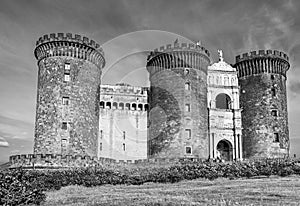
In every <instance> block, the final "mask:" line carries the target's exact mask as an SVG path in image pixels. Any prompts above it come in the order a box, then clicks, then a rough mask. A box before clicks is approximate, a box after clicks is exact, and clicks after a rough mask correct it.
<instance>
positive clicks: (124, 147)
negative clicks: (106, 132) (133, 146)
mask: <svg viewBox="0 0 300 206" xmlns="http://www.w3.org/2000/svg"><path fill="white" fill-rule="evenodd" d="M123 150H124V151H125V150H126V146H125V143H123Z"/></svg>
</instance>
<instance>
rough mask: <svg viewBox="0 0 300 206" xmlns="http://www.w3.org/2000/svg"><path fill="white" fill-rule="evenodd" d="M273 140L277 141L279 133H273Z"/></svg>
mask: <svg viewBox="0 0 300 206" xmlns="http://www.w3.org/2000/svg"><path fill="white" fill-rule="evenodd" d="M274 142H279V133H278V132H276V133H274Z"/></svg>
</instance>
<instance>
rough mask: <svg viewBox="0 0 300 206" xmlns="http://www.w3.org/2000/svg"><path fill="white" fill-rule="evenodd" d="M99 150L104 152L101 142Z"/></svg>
mask: <svg viewBox="0 0 300 206" xmlns="http://www.w3.org/2000/svg"><path fill="white" fill-rule="evenodd" d="M99 150H100V151H102V142H100V145H99Z"/></svg>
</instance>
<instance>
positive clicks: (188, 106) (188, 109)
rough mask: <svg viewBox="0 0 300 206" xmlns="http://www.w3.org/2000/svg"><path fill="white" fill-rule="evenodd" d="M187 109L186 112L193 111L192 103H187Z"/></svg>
mask: <svg viewBox="0 0 300 206" xmlns="http://www.w3.org/2000/svg"><path fill="white" fill-rule="evenodd" d="M185 111H186V112H190V111H191V105H190V104H186V105H185Z"/></svg>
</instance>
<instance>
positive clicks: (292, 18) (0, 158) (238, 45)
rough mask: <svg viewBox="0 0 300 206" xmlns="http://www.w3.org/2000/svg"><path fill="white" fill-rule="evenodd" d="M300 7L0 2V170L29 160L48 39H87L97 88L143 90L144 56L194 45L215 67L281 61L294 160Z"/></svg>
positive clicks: (220, 0) (293, 3)
mask: <svg viewBox="0 0 300 206" xmlns="http://www.w3.org/2000/svg"><path fill="white" fill-rule="evenodd" d="M299 12H300V1H298V0H284V1H283V0H269V1H267V0H265V1H263V0H251V1H249V0H226V1H225V0H124V1H123V0H118V1H117V0H97V1H96V0H0V162H7V161H8V157H9V156H10V155H14V154H26V153H32V152H33V140H34V134H33V133H34V123H35V108H36V92H37V71H38V70H37V64H36V60H35V58H34V55H33V51H34V48H35V42H36V40H38V38H39V37H40V36H43V35H44V34H50V33H59V32H62V33H67V32H70V33H73V34H81V35H83V36H87V37H89V38H91V39H93V40H95V41H96V42H97V43H99V44H101V45H102V47H103V49H104V52H105V59H106V66H105V68H104V69H103V75H102V83H104V84H115V83H118V82H125V83H129V84H131V85H136V86H148V85H149V81H148V74H147V72H146V69H145V64H146V57H147V53H148V52H149V51H151V50H153V49H154V48H157V47H160V46H161V45H166V44H169V43H173V42H174V41H175V39H176V38H178V39H179V41H180V42H196V41H199V40H200V41H201V43H202V45H203V46H204V47H205V48H207V49H208V50H209V51H210V53H211V54H212V60H213V61H217V59H218V57H217V50H218V49H222V50H223V54H224V58H225V61H227V62H228V63H230V64H234V63H235V56H236V55H239V54H242V53H245V52H249V51H251V50H259V49H276V50H281V51H283V52H285V53H287V54H288V55H289V57H290V64H291V68H290V70H289V71H288V80H287V90H288V110H289V130H290V140H291V154H297V156H298V157H299V156H300V136H299V135H298V133H300V122H299V117H300V107H298V105H299V103H300V79H299V77H300V58H299V55H300V38H299V37H300V18H299Z"/></svg>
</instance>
